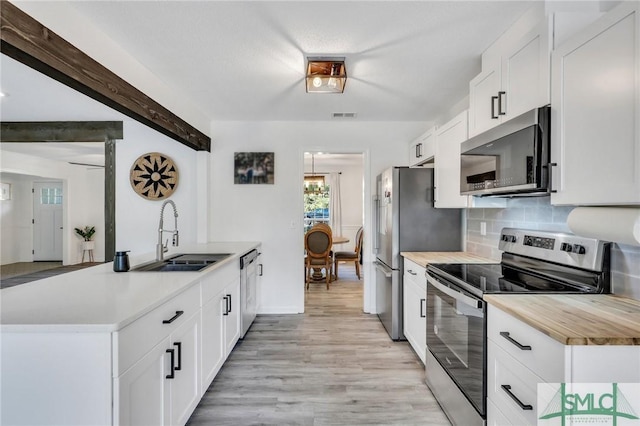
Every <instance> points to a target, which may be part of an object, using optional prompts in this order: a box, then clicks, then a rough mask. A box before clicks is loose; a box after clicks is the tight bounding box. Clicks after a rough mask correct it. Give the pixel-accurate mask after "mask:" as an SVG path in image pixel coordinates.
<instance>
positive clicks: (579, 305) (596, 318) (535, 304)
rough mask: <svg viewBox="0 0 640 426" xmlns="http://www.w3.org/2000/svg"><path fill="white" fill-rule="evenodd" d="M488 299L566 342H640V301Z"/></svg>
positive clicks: (553, 297)
mask: <svg viewBox="0 0 640 426" xmlns="http://www.w3.org/2000/svg"><path fill="white" fill-rule="evenodd" d="M484 300H486V301H487V302H488V303H490V304H492V305H494V306H495V307H497V308H499V309H501V310H503V311H505V312H507V313H509V314H511V315H513V316H514V317H516V318H518V319H519V320H521V321H523V322H525V323H527V324H529V325H530V326H532V327H533V328H535V329H536V330H539V331H541V332H542V333H544V334H546V335H548V336H549V337H551V338H553V339H555V340H557V341H558V342H560V343H562V344H564V345H640V301H638V300H634V299H628V298H625V297H620V296H615V295H606V294H593V295H590V294H572V295H550V294H544V295H543V294H490V295H485V296H484Z"/></svg>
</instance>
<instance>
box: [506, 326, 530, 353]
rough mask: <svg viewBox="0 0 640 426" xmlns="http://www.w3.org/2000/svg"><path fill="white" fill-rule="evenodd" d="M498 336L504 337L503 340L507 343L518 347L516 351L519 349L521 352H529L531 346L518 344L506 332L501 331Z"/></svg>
mask: <svg viewBox="0 0 640 426" xmlns="http://www.w3.org/2000/svg"><path fill="white" fill-rule="evenodd" d="M500 335H501V336H502V337H504V338H505V339H507V340H508V341H510V342H511V343H513V344H514V345H516V346H517V347H518V349H520V350H522V351H530V350H531V346H529V345H523V344H522V343H520V342H518V341H517V340H515V339H514V338H513V337H511V336H510V335H509V332H508V331H501V332H500Z"/></svg>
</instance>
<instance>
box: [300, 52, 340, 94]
mask: <svg viewBox="0 0 640 426" xmlns="http://www.w3.org/2000/svg"><path fill="white" fill-rule="evenodd" d="M346 82H347V69H346V68H345V66H344V57H341V58H326V57H309V58H307V77H306V86H307V93H342V92H344V86H345V84H346Z"/></svg>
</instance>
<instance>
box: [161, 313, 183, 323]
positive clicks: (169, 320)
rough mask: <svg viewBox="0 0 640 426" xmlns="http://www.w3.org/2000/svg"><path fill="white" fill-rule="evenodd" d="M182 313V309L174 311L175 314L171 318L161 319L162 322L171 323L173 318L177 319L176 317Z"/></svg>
mask: <svg viewBox="0 0 640 426" xmlns="http://www.w3.org/2000/svg"><path fill="white" fill-rule="evenodd" d="M182 314H184V311H176V314H175V315H174V316H172V317H171V318H169V319H168V320H162V323H163V324H171V323H172V322H174V321H175V320H177V319H178V317H179V316H180V315H182Z"/></svg>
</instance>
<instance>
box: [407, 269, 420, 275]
mask: <svg viewBox="0 0 640 426" xmlns="http://www.w3.org/2000/svg"><path fill="white" fill-rule="evenodd" d="M407 272H408V273H410V274H411V275H418V274H416V273H415V272H413V271H412V270H411V269H407Z"/></svg>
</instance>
